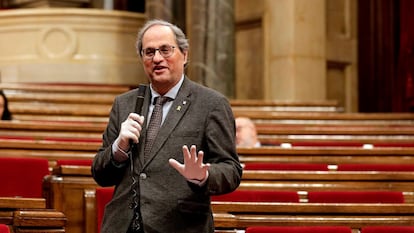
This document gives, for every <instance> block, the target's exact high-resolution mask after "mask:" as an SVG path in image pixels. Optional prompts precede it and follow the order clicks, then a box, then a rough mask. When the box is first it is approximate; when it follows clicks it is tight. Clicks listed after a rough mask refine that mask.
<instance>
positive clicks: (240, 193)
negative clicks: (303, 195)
mask: <svg viewBox="0 0 414 233" xmlns="http://www.w3.org/2000/svg"><path fill="white" fill-rule="evenodd" d="M211 200H212V201H237V202H299V194H298V193H297V192H295V191H271V190H235V191H233V192H231V193H227V194H223V195H217V196H211Z"/></svg>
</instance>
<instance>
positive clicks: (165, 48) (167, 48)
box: [141, 45, 175, 60]
mask: <svg viewBox="0 0 414 233" xmlns="http://www.w3.org/2000/svg"><path fill="white" fill-rule="evenodd" d="M174 48H175V47H174V46H172V45H161V46H160V47H159V48H158V49H156V48H146V49H143V50H141V55H142V56H143V57H144V58H145V59H147V60H150V59H152V58H153V57H154V56H155V52H157V51H158V52H159V53H160V54H161V56H163V57H164V58H167V57H170V56H171V55H172V54H173V53H174Z"/></svg>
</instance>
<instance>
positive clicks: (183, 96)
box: [141, 79, 191, 166]
mask: <svg viewBox="0 0 414 233" xmlns="http://www.w3.org/2000/svg"><path fill="white" fill-rule="evenodd" d="M190 86H191V83H190V82H189V80H187V79H184V82H183V85H182V86H181V88H180V90H179V91H178V94H177V97H176V98H175V99H174V101H173V103H172V105H171V108H170V110H169V112H168V114H167V116H166V118H165V121H164V123H163V124H162V126H161V128H160V131H159V132H158V135H157V137H156V138H155V142H154V144H153V146H152V149H151V152H150V154H149V156H148V161H147V162H146V164H145V165H144V166H147V164H148V163H149V162H150V161H152V159H153V158H154V157H155V156H156V155H157V154H158V151H159V150H160V149H161V147H162V145H164V143H165V141H166V140H167V139H168V137H169V135H170V134H171V133H172V131H173V130H174V129H175V127H176V126H177V124H178V122H180V120H181V118H182V117H183V116H184V115H185V113H186V112H187V110H188V109H189V107H190V104H191V101H190V96H191V91H190V90H191V88H190ZM144 133H145V132H144ZM142 149H143V148H142ZM142 149H141V152H142V153H143V150H142ZM141 157H143V156H141Z"/></svg>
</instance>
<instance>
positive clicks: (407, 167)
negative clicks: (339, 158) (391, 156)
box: [337, 164, 414, 171]
mask: <svg viewBox="0 0 414 233" xmlns="http://www.w3.org/2000/svg"><path fill="white" fill-rule="evenodd" d="M337 170H338V171H414V164H338V169H337Z"/></svg>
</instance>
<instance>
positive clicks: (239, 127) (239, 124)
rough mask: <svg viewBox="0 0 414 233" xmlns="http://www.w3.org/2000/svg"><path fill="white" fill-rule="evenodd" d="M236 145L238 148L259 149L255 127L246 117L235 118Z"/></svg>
mask: <svg viewBox="0 0 414 233" xmlns="http://www.w3.org/2000/svg"><path fill="white" fill-rule="evenodd" d="M236 145H237V146H238V147H260V146H261V143H260V141H259V139H258V136H257V130H256V125H255V124H254V122H253V121H252V120H251V119H250V118H247V117H237V118H236Z"/></svg>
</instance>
